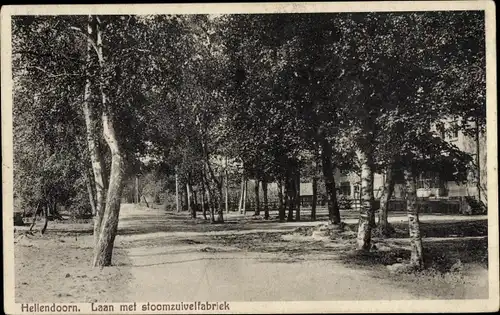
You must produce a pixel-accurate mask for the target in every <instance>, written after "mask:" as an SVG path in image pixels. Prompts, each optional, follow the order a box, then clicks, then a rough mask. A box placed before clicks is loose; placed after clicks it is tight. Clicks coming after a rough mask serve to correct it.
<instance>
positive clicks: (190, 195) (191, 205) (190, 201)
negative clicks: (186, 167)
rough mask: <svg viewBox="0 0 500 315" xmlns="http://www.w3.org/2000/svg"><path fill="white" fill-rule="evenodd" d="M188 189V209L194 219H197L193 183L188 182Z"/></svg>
mask: <svg viewBox="0 0 500 315" xmlns="http://www.w3.org/2000/svg"><path fill="white" fill-rule="evenodd" d="M186 191H187V195H188V209H189V213H190V215H191V218H192V219H196V207H195V205H194V200H193V187H191V183H189V181H188V183H187V184H186Z"/></svg>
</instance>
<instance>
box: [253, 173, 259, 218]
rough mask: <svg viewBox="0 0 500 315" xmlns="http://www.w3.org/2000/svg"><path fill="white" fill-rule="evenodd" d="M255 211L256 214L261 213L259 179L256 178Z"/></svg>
mask: <svg viewBox="0 0 500 315" xmlns="http://www.w3.org/2000/svg"><path fill="white" fill-rule="evenodd" d="M254 192H255V213H254V215H260V198H259V180H258V179H256V180H255V187H254Z"/></svg>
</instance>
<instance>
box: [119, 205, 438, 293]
mask: <svg viewBox="0 0 500 315" xmlns="http://www.w3.org/2000/svg"><path fill="white" fill-rule="evenodd" d="M121 218H122V220H121V221H120V222H121V224H120V229H121V230H122V231H126V230H127V229H129V228H130V227H133V226H138V225H142V228H143V229H144V228H145V227H144V224H148V222H149V224H151V225H152V226H151V227H150V233H143V234H127V235H123V236H120V239H121V240H122V241H123V242H126V243H127V244H129V245H127V247H129V248H128V250H127V251H128V256H129V259H130V262H131V265H132V268H131V273H132V278H133V280H132V283H131V284H130V290H129V291H130V292H131V296H130V300H133V301H152V302H159V301H192V300H230V301H271V300H281V301H286V300H367V299H369V300H377V299H395V300H402V299H417V298H425V297H428V298H432V296H431V295H430V294H429V292H421V294H416V293H415V292H413V293H410V292H408V291H407V290H405V289H404V288H400V287H397V286H396V285H395V284H394V283H393V282H391V281H390V280H385V279H375V278H373V277H371V276H370V272H369V271H363V270H359V269H357V270H355V269H350V268H347V267H346V266H345V265H344V264H342V263H340V262H338V261H335V260H332V259H325V260H301V261H293V260H290V258H289V257H288V256H287V255H284V254H282V253H256V252H248V251H243V250H240V249H238V248H234V247H227V246H216V245H213V244H212V245H210V246H208V247H207V245H206V244H203V243H202V242H200V241H199V240H200V239H201V240H203V236H204V235H205V236H206V237H208V235H214V234H217V235H227V234H242V233H255V232H256V231H255V230H249V231H245V230H243V231H216V232H202V231H199V232H192V231H191V232H186V231H185V232H183V231H172V232H166V231H165V232H155V228H154V226H155V225H157V224H158V222H163V221H164V220H165V213H164V212H163V211H161V210H159V209H144V208H141V209H137V208H134V207H132V206H130V205H124V207H123V209H122V213H121ZM141 218H142V220H141ZM144 219H146V220H144ZM165 223H166V222H165ZM318 224H319V222H312V223H311V222H308V223H295V224H282V225H281V227H280V228H272V229H269V228H268V229H264V230H265V231H274V230H277V231H283V230H289V229H294V228H295V227H296V226H299V225H318ZM256 229H257V230H258V229H259V227H258V226H256ZM145 239H148V242H147V243H144V242H139V243H138V242H137V241H140V240H145ZM189 241H191V242H192V244H188V245H186V242H187V243H189ZM200 243H201V244H200ZM134 244H140V245H138V246H134Z"/></svg>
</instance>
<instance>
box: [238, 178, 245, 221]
mask: <svg viewBox="0 0 500 315" xmlns="http://www.w3.org/2000/svg"><path fill="white" fill-rule="evenodd" d="M244 189H245V176H242V178H241V185H240V200H239V202H238V212H239V213H240V214H243V190H244Z"/></svg>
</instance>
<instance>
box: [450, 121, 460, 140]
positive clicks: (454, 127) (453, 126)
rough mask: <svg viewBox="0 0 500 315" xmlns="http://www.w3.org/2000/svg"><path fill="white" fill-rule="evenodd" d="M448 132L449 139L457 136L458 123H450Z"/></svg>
mask: <svg viewBox="0 0 500 315" xmlns="http://www.w3.org/2000/svg"><path fill="white" fill-rule="evenodd" d="M448 134H449V139H450V140H455V139H457V138H458V125H457V123H456V122H453V123H451V125H450V130H449V133H448Z"/></svg>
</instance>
